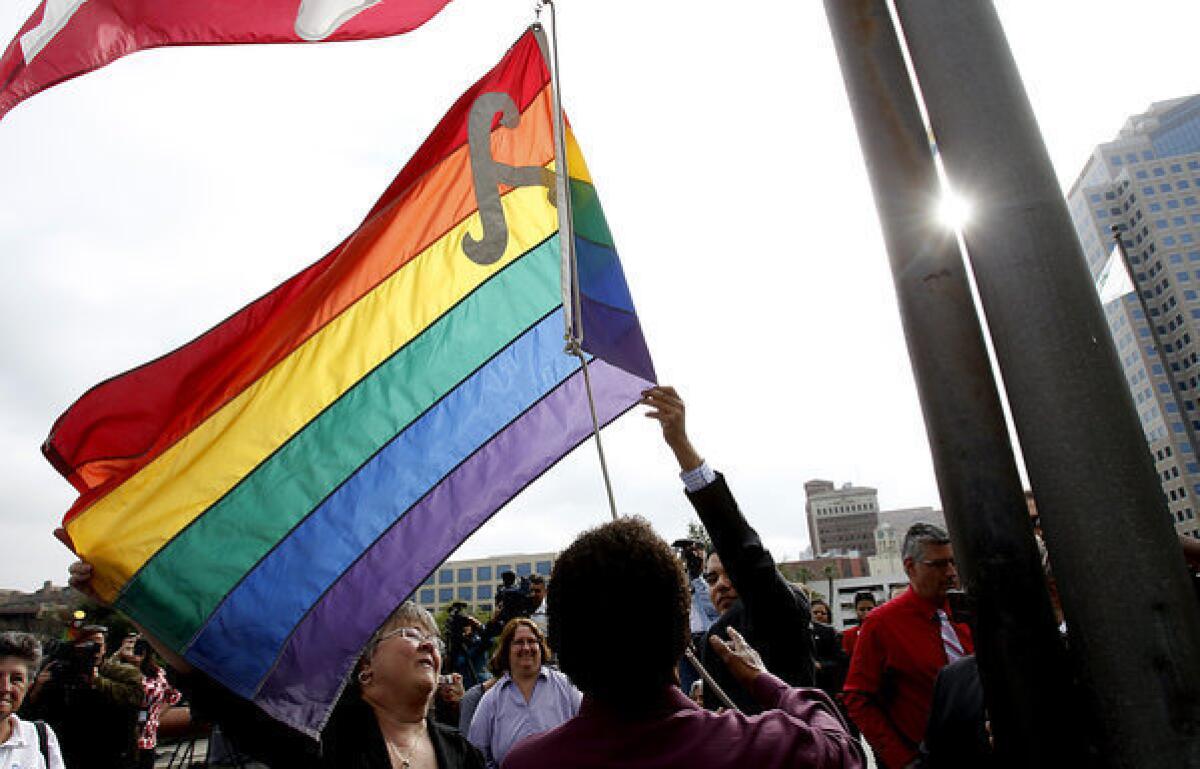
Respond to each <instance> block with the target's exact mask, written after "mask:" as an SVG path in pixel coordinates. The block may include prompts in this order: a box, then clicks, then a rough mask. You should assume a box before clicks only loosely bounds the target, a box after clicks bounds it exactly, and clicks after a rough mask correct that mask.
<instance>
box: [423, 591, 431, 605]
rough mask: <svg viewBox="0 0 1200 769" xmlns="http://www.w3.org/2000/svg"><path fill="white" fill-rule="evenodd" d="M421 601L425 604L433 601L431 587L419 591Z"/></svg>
mask: <svg viewBox="0 0 1200 769" xmlns="http://www.w3.org/2000/svg"><path fill="white" fill-rule="evenodd" d="M421 603H423V604H427V605H428V604H432V603H433V589H432V588H430V589H428V590H422V591H421Z"/></svg>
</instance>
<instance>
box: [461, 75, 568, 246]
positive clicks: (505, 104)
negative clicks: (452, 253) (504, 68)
mask: <svg viewBox="0 0 1200 769" xmlns="http://www.w3.org/2000/svg"><path fill="white" fill-rule="evenodd" d="M497 112H499V113H500V125H502V126H504V127H505V128H516V127H517V123H518V122H519V121H520V119H521V116H520V114H519V113H518V112H517V105H516V104H514V103H513V100H512V97H511V96H509V95H508V94H506V93H498V92H493V93H485V94H482V95H480V97H479V98H478V99H476V100H475V104H473V105H472V106H471V116H470V118H469V119H468V122H467V140H468V143H469V144H470V153H471V178H472V181H473V182H474V184H475V202H476V203H477V204H478V206H479V218H480V221H481V222H482V224H483V239H482V240H477V239H476V238H475V237H474V236H473V235H471V233H467V234H466V237H465V238H464V240H463V251H466V252H467V257H468V258H469V259H470V260H471V261H473V262H475V263H476V264H494V263H496V262H498V261H499V260H500V258H501V257H502V256H504V249H506V248H507V247H508V222H507V221H506V220H505V218H504V207H503V206H502V205H501V203H500V189H499V185H500V184H501V183H503V184H507V185H509V186H510V187H536V186H543V187H545V188H546V197H547V199H549V201H550V204H551V205H554V204H555V203H556V201H555V197H554V172H553V171H550V170H548V169H545V168H542V167H541V166H521V167H516V166H510V165H507V164H505V163H497V162H496V161H495V159H493V158H492V120H493V119H494V118H495V117H496V113H497Z"/></svg>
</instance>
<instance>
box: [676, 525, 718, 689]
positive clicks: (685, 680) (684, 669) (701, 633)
mask: <svg viewBox="0 0 1200 769" xmlns="http://www.w3.org/2000/svg"><path fill="white" fill-rule="evenodd" d="M671 547H673V548H675V551H676V552H677V553H678V554H679V560H680V561H681V562H682V563H683V567H684V572H685V573H686V574H687V578H688V591H689V592H690V593H691V597H692V598H691V608H690V610H689V612H688V632H689V633H690V635H691V647H692V651H693V652H695V653H696V655H697V656H699V655H701V654H703V653H704V637H705V636H706V635H707V634H708V629H709V628H710V627H712V625H713V623H714V622H716V621H717V620H718V619H719V618H720V617H721V613H720V612H719V611H717V607H715V606H713V602H712V598H710V597H709V595H708V585H706V584H704V578H703V577H702V576H701V575H702V574H703V572H704V543H703V542H700V541H698V540H694V539H677V540H675V541H674V542H673V543H671ZM699 679H700V673H699V671H697V670H696V668H695V667H693V666H692V663H691V662H689V661H688V660H687V658H686V657H685V658H684V659H681V660H680V661H679V687H680V688H681V689H682V690H683V691H685V692H690V691H692V685H693V684H695V683H696V682H697V681H698V680H699Z"/></svg>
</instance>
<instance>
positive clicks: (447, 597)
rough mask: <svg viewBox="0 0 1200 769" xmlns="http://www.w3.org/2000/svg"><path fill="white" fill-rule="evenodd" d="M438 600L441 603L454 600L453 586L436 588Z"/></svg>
mask: <svg viewBox="0 0 1200 769" xmlns="http://www.w3.org/2000/svg"><path fill="white" fill-rule="evenodd" d="M438 600H439V601H441V602H442V603H449V602H450V601H453V600H454V588H452V587H440V588H438Z"/></svg>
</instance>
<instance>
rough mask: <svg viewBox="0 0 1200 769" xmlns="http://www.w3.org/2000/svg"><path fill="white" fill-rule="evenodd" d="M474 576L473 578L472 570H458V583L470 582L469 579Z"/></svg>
mask: <svg viewBox="0 0 1200 769" xmlns="http://www.w3.org/2000/svg"><path fill="white" fill-rule="evenodd" d="M474 576H475V570H474V569H459V570H458V581H459V582H470V581H471V578H472V577H474Z"/></svg>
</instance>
